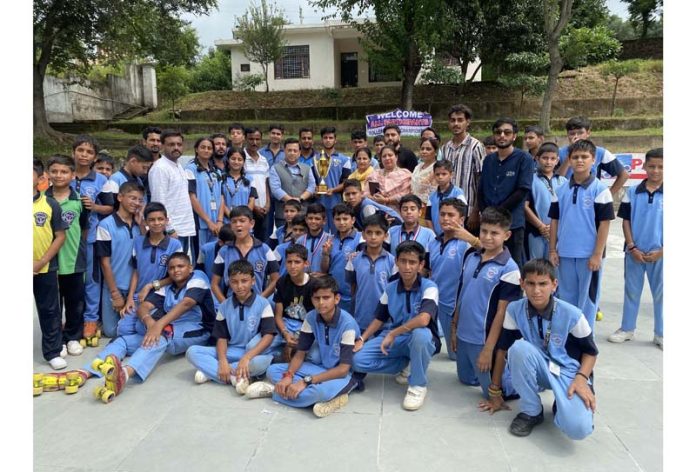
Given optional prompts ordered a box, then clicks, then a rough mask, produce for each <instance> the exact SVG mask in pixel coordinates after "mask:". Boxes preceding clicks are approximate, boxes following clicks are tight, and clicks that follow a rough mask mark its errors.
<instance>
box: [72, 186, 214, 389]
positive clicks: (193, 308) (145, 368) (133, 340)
mask: <svg viewBox="0 0 696 472" xmlns="http://www.w3.org/2000/svg"><path fill="white" fill-rule="evenodd" d="M125 185H128V184H125ZM123 204H124V202H123V201H122V202H121V205H123ZM167 273H168V275H169V277H170V278H171V279H172V281H173V283H172V284H171V285H168V286H167V287H161V288H160V289H159V290H156V291H154V292H151V293H150V294H149V295H148V296H147V298H146V299H145V301H143V302H142V303H141V304H140V307H138V322H137V323H136V332H135V333H134V334H129V335H124V336H118V337H117V338H115V339H113V340H112V341H111V342H110V343H109V344H108V345H107V346H106V347H105V348H104V349H103V350H102V351H101V352H100V353H99V355H98V356H97V358H98V359H101V360H107V359H110V360H111V362H112V363H113V364H114V365H115V368H114V370H113V373H112V374H108V375H107V376H106V377H107V381H110V382H111V383H112V384H113V386H114V387H115V388H114V389H113V390H114V393H116V395H118V394H120V393H121V392H122V391H123V389H124V388H125V387H126V383H127V382H128V379H131V378H133V379H135V380H137V381H139V382H144V381H145V380H147V378H148V377H149V376H150V374H151V373H152V371H153V370H154V369H155V367H156V366H157V363H158V362H159V360H160V359H161V358H162V356H163V355H164V354H165V352H166V353H168V354H170V355H174V356H176V355H179V354H183V353H184V352H186V350H187V349H188V348H190V347H191V346H194V345H204V344H205V343H206V342H207V341H208V338H209V337H210V331H211V330H212V328H213V323H214V321H215V308H214V307H213V297H212V295H211V293H210V284H209V282H208V277H206V276H205V274H204V273H203V272H201V271H199V270H193V266H192V265H191V260H190V259H189V256H188V255H187V254H185V253H183V252H176V253H174V254H172V255H171V256H170V257H169V261H168V263H167ZM126 356H130V359H129V360H128V363H127V364H122V363H121V361H122V360H123V358H124V357H126ZM85 370H86V371H88V372H89V374H88V377H89V376H98V377H101V372H100V371H99V370H95V369H93V368H92V364H91V363H90V364H88V365H87V366H86V368H85Z"/></svg>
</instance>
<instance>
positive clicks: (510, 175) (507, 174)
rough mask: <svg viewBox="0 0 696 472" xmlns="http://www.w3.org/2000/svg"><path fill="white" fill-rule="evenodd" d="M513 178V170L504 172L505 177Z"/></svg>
mask: <svg viewBox="0 0 696 472" xmlns="http://www.w3.org/2000/svg"><path fill="white" fill-rule="evenodd" d="M514 176H515V171H514V170H509V171H507V172H505V177H514Z"/></svg>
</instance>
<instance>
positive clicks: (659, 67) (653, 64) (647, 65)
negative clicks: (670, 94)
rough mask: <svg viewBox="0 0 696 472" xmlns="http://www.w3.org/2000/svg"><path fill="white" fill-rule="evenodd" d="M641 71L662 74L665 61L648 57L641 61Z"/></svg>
mask: <svg viewBox="0 0 696 472" xmlns="http://www.w3.org/2000/svg"><path fill="white" fill-rule="evenodd" d="M640 71H641V72H654V73H657V74H662V72H663V63H662V61H661V60H659V59H648V60H643V61H640Z"/></svg>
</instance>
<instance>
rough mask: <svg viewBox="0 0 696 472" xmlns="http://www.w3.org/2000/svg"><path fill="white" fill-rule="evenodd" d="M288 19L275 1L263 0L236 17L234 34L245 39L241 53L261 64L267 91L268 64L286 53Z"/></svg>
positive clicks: (242, 39)
mask: <svg viewBox="0 0 696 472" xmlns="http://www.w3.org/2000/svg"><path fill="white" fill-rule="evenodd" d="M287 23H288V22H287V20H286V19H285V16H284V15H283V11H282V10H279V9H278V7H277V6H276V5H275V4H271V5H269V4H268V3H267V2H266V0H261V5H257V4H256V3H252V4H251V5H250V6H249V8H248V9H247V11H246V12H245V13H244V15H242V16H240V17H237V29H236V30H235V32H234V35H235V37H236V38H237V39H239V40H241V41H242V52H243V53H244V55H245V56H246V57H247V58H248V59H249V60H251V61H253V62H258V63H259V64H261V68H262V69H263V75H264V78H265V79H266V92H268V65H269V64H271V63H273V62H275V61H277V60H278V59H280V58H281V57H282V56H283V49H284V48H285V45H286V44H287V42H286V41H285V39H284V38H283V26H284V25H286V24H287Z"/></svg>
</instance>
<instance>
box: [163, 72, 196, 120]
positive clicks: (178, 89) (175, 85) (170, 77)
mask: <svg viewBox="0 0 696 472" xmlns="http://www.w3.org/2000/svg"><path fill="white" fill-rule="evenodd" d="M188 82H189V72H188V70H186V68H185V67H183V66H164V67H162V68H161V69H160V70H158V71H157V93H158V96H159V97H160V98H161V99H162V101H170V102H171V105H172V108H171V110H172V113H173V112H174V108H175V105H176V101H177V100H178V99H179V98H181V97H183V96H184V95H186V94H187V93H188V92H189V88H188V85H187V84H188Z"/></svg>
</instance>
